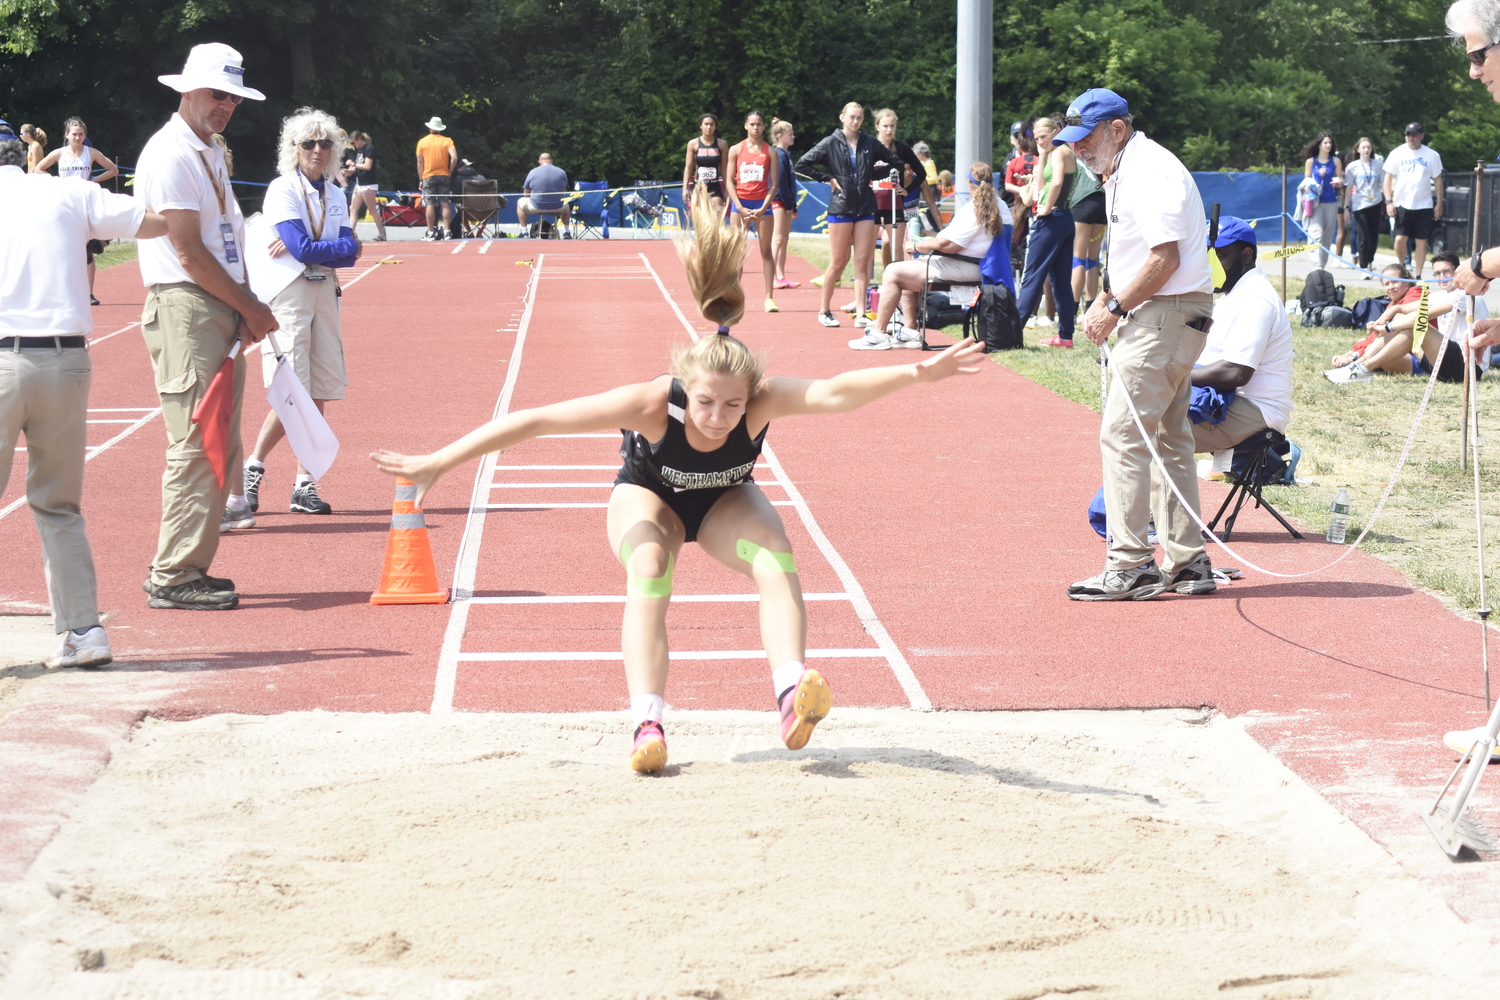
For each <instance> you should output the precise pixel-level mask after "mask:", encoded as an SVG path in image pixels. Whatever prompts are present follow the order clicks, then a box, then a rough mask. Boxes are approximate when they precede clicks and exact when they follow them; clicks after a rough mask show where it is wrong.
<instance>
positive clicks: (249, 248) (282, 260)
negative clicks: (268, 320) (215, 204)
mask: <svg viewBox="0 0 1500 1000" xmlns="http://www.w3.org/2000/svg"><path fill="white" fill-rule="evenodd" d="M274 239H276V228H275V227H274V226H272V225H271V224H270V223H268V222H266V217H265V216H264V215H262V214H260V213H259V212H257V213H256V214H254V215H252V216H251V217H250V218H249V219H247V220H245V247H244V254H245V272H246V276H247V277H249V279H250V290H251V291H252V292H254V293H255V297H256V298H258V299H260V300H261V301H262V302H264V303H265V304H266V305H270V304H271V300H272V299H274V298H275V297H276V296H278V295H280V294H281V292H282V290H283V289H284V288H286V286H287V285H290V284H291V283H292V282H293V281H296V280H297V278H299V277H300V276H301V275H302V272H303V270H304V267H303V265H302V264H300V263H298V261H297V258H295V257H293V256H292V255H291V254H289V253H284V254H282V255H281V256H280V257H272V256H271V249H270V248H271V241H272V240H274Z"/></svg>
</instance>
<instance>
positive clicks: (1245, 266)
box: [1193, 215, 1292, 451]
mask: <svg viewBox="0 0 1500 1000" xmlns="http://www.w3.org/2000/svg"><path fill="white" fill-rule="evenodd" d="M1214 252H1215V253H1217V254H1218V255H1219V262H1220V263H1221V264H1222V265H1223V266H1224V296H1223V297H1222V298H1220V299H1219V302H1218V304H1217V305H1215V306H1214V322H1213V327H1212V328H1211V329H1210V330H1209V332H1208V342H1207V343H1206V344H1204V346H1203V353H1202V354H1200V355H1199V356H1198V367H1197V368H1195V369H1193V385H1195V386H1206V387H1209V388H1213V389H1218V390H1219V391H1220V392H1224V393H1227V392H1229V391H1230V390H1233V391H1234V399H1233V400H1232V401H1231V402H1230V404H1229V408H1228V409H1227V410H1226V411H1225V413H1224V419H1223V421H1221V422H1220V423H1217V424H1210V423H1206V422H1205V423H1196V424H1194V425H1193V440H1194V443H1195V445H1196V447H1197V449H1198V450H1199V451H1221V450H1223V449H1225V448H1233V447H1234V446H1235V445H1237V444H1239V443H1240V442H1241V441H1244V440H1245V439H1246V438H1249V437H1251V436H1252V435H1255V434H1258V433H1260V432H1261V431H1263V430H1265V429H1267V428H1270V429H1272V430H1275V431H1279V432H1282V433H1285V431H1286V425H1287V421H1288V420H1289V419H1290V418H1291V415H1292V324H1291V323H1290V322H1288V320H1287V318H1286V310H1285V309H1284V308H1282V305H1281V298H1280V296H1278V295H1277V294H1276V290H1275V289H1274V288H1272V287H1271V283H1270V282H1269V281H1267V280H1266V276H1265V275H1264V274H1262V273H1261V270H1260V268H1259V267H1256V265H1255V260H1256V255H1257V253H1258V248H1257V245H1256V240H1255V230H1253V229H1251V228H1250V226H1249V224H1248V223H1246V222H1245V221H1244V220H1243V219H1238V218H1235V217H1234V216H1232V215H1230V216H1225V217H1224V218H1222V219H1220V220H1219V233H1218V238H1217V239H1216V240H1215V241H1214Z"/></svg>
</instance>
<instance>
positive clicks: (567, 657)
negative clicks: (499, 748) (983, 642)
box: [458, 646, 885, 663]
mask: <svg viewBox="0 0 1500 1000" xmlns="http://www.w3.org/2000/svg"><path fill="white" fill-rule="evenodd" d="M806 655H807V658H808V659H809V660H826V659H868V658H872V657H883V656H884V655H885V654H884V653H883V652H881V651H880V650H878V649H875V648H874V647H873V646H866V647H863V648H860V649H809V650H808V651H807V654H806ZM667 657H668V659H672V660H764V659H765V658H766V651H765V650H764V649H722V650H715V649H710V650H700V651H688V652H681V651H679V650H675V649H674V650H672V651H671V652H669V653H668V654H667ZM458 658H459V659H460V660H463V661H464V662H466V663H480V662H488V663H530V662H538V661H549V660H550V661H569V662H577V661H587V660H604V661H613V662H615V663H619V662H621V661H622V660H624V659H625V654H624V653H562V652H556V653H554V652H539V653H460V654H458Z"/></svg>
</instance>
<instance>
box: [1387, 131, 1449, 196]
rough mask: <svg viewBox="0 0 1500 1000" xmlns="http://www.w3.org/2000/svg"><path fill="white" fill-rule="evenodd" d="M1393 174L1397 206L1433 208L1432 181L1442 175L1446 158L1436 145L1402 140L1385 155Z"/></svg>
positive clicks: (1392, 187)
mask: <svg viewBox="0 0 1500 1000" xmlns="http://www.w3.org/2000/svg"><path fill="white" fill-rule="evenodd" d="M1385 172H1386V173H1388V174H1390V175H1391V202H1392V204H1394V205H1395V206H1396V207H1397V208H1417V209H1421V208H1431V207H1432V204H1433V202H1432V182H1433V181H1435V180H1437V179H1438V178H1439V177H1441V176H1443V158H1442V157H1441V156H1439V155H1438V154H1437V152H1436V151H1435V150H1433V149H1429V148H1428V147H1427V146H1425V145H1424V146H1421V147H1419V148H1417V149H1412V148H1411V147H1410V146H1408V145H1407V144H1406V143H1404V142H1403V143H1402V144H1401V145H1399V146H1397V147H1396V148H1395V149H1393V150H1391V155H1390V156H1387V157H1386V158H1385Z"/></svg>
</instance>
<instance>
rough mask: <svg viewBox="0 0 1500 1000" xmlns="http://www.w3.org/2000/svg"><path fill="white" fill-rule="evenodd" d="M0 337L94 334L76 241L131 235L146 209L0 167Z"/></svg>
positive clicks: (88, 184)
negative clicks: (0, 207) (0, 206)
mask: <svg viewBox="0 0 1500 1000" xmlns="http://www.w3.org/2000/svg"><path fill="white" fill-rule="evenodd" d="M0 205H4V206H5V211H3V212H0V336H4V337H11V336H20V337H36V336H61V337H72V336H76V335H78V334H89V333H93V332H94V320H93V317H92V315H91V314H90V312H89V272H88V265H87V258H86V257H85V255H84V244H85V243H87V242H88V241H89V240H118V239H123V238H125V237H127V236H134V235H135V234H136V232H137V231H139V230H140V228H141V220H143V219H144V218H145V217H146V208H145V206H144V205H142V204H141V203H140V202H139V201H137V200H136V199H134V198H132V197H130V196H129V195H123V194H111V193H110V192H108V191H106V190H104V189H103V188H102V187H100V186H99V185H97V184H95V183H93V182H92V181H81V180H78V179H76V178H68V179H63V178H60V177H53V176H52V175H51V174H28V173H26V172H25V171H23V170H22V169H21V168H20V167H12V166H5V167H0Z"/></svg>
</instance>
